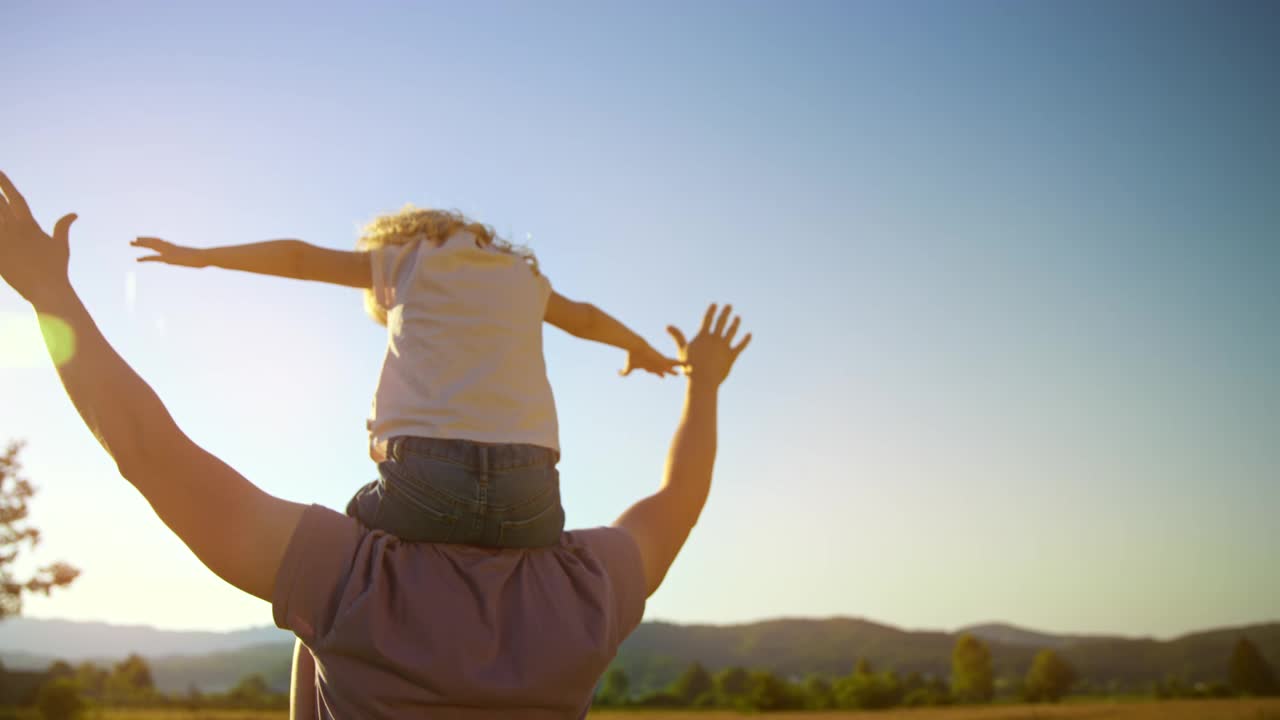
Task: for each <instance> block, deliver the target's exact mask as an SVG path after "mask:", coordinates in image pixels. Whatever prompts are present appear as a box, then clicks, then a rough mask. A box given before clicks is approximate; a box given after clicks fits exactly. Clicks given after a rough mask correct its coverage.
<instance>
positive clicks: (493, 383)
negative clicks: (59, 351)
mask: <svg viewBox="0 0 1280 720" xmlns="http://www.w3.org/2000/svg"><path fill="white" fill-rule="evenodd" d="M132 244H133V245H134V246H135V247H141V248H145V249H147V250H150V251H152V252H154V253H155V254H154V255H150V256H146V257H141V258H138V260H139V262H163V263H168V264H170V265H183V266H187V267H207V266H214V267H221V268H227V269H232V270H244V271H247V272H255V273H262V274H266V275H276V276H280V277H288V278H296V279H300V280H314V281H319V282H328V283H333V284H336V285H345V286H350V287H358V288H363V289H364V290H365V307H366V309H367V311H368V312H369V314H370V315H371V316H373V318H374V319H375V320H376V321H377V322H379V323H380V324H382V325H385V326H386V327H387V340H388V343H387V352H386V358H385V360H384V362H383V365H382V371H381V376H380V377H379V380H378V386H377V390H376V392H375V395H374V401H373V412H372V414H371V417H370V418H369V422H368V428H369V446H370V455H371V457H373V458H374V460H375V461H378V471H379V475H380V478H379V479H378V480H376V481H374V482H371V483H369V484H368V485H366V486H365V487H363V488H361V489H360V490H359V491H358V492H357V493H356V495H355V497H353V498H352V499H351V502H350V504H349V505H348V506H347V512H348V514H350V515H352V516H353V517H355V518H356V519H358V520H360V521H361V522H362V523H363V524H365V525H367V526H369V527H371V528H375V529H379V530H383V531H386V532H389V533H391V534H394V535H396V536H398V537H400V538H402V539H404V540H411V541H429V542H450V543H465V544H471V545H483V546H490V547H543V546H548V545H554V544H556V543H557V542H559V538H560V533H561V531H562V530H563V528H564V510H563V508H562V506H561V503H560V482H559V473H558V472H557V470H556V464H557V462H558V461H559V457H560V453H559V431H558V428H557V424H556V411H555V401H554V399H553V397H552V393H551V386H550V384H549V383H548V381H547V373H546V365H545V363H544V360H543V355H542V323H543V321H544V320H545V321H546V322H549V323H551V324H552V325H555V326H556V327H558V328H560V329H562V330H564V331H566V332H568V333H570V334H572V335H575V336H577V337H581V338H585V339H588V340H595V341H597V342H601V343H605V344H608V345H613V346H615V347H619V348H622V349H624V350H626V351H627V352H628V356H627V363H626V366H625V367H624V368H623V370H622V374H623V375H627V374H630V373H631V371H632V370H645V371H648V372H651V373H653V374H655V375H658V376H659V377H662V376H665V375H666V374H668V373H671V374H674V373H675V369H676V367H677V366H678V365H679V362H678V361H676V360H673V359H671V358H667V357H664V356H663V355H662V354H660V353H659V352H657V351H656V350H654V349H653V348H652V347H650V346H649V344H648V343H647V342H645V341H644V340H643V339H642V338H640V337H639V336H638V335H636V334H635V333H633V332H631V331H630V330H628V329H627V328H626V327H625V326H624V325H622V324H621V323H619V322H618V321H617V320H615V319H613V318H612V317H610V316H609V315H607V314H605V313H604V312H602V311H600V310H599V309H597V308H596V307H594V306H592V305H589V304H586V303H579V302H573V301H570V300H567V299H565V298H564V297H563V296H561V295H559V294H558V293H556V292H554V291H553V290H552V289H551V285H550V283H549V282H548V281H547V279H546V278H545V277H544V276H543V275H542V274H541V273H540V272H539V270H538V264H537V261H536V259H535V258H534V256H533V254H532V253H531V252H529V251H528V250H525V249H522V248H516V247H513V246H512V245H510V244H509V243H507V242H506V241H504V240H501V239H500V238H497V237H495V236H494V233H493V230H492V228H490V227H488V226H486V225H482V224H479V223H475V222H471V221H468V220H467V219H466V218H465V217H463V216H462V215H461V214H460V213H458V212H446V211H441V210H422V209H416V208H413V207H408V208H406V209H404V210H402V211H401V212H399V213H395V214H392V215H385V216H382V217H379V218H377V219H375V220H374V221H373V222H372V223H370V224H369V225H368V226H367V227H366V228H365V229H364V233H363V235H362V237H361V238H360V240H359V242H358V243H357V246H356V247H357V251H356V252H344V251H339V250H330V249H326V248H320V247H316V246H314V245H309V244H307V243H304V242H302V241H300V240H272V241H268V242H262V243H254V244H249V245H235V246H228V247H217V248H208V249H198V248H189V247H182V246H180V245H174V244H171V243H168V242H165V241H164V240H160V239H158V238H150V237H140V238H138V239H137V240H135V241H134V242H133V243H132Z"/></svg>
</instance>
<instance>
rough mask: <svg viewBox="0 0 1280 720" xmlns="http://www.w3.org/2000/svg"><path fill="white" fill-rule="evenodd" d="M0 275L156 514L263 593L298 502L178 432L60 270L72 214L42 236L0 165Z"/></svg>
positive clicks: (212, 561) (84, 412) (203, 555)
mask: <svg viewBox="0 0 1280 720" xmlns="http://www.w3.org/2000/svg"><path fill="white" fill-rule="evenodd" d="M0 190H2V191H3V193H4V197H3V198H0V277H3V278H4V279H5V281H6V282H8V283H9V285H11V286H12V287H13V288H14V289H15V290H17V291H18V293H19V294H21V295H22V296H23V297H24V298H25V299H26V300H27V301H28V302H30V303H31V304H32V306H33V307H34V308H35V310H36V313H37V315H38V318H39V322H40V328H41V331H42V333H43V335H44V339H45V344H46V345H47V346H48V348H49V354H50V356H51V357H52V358H53V361H54V364H55V365H56V366H57V370H58V375H59V377H60V378H61V379H62V384H63V387H65V388H66V391H67V394H68V395H69V396H70V397H71V401H72V403H74V404H75V407H76V410H78V411H79V413H80V417H81V418H83V419H84V422H85V424H86V425H87V426H88V427H89V429H90V430H91V431H92V432H93V434H94V436H95V437H97V438H98V442H100V443H101V444H102V446H103V448H105V449H106V451H107V452H108V453H109V454H110V455H111V457H112V459H113V460H115V462H116V467H117V468H119V470H120V474H121V475H123V476H124V477H125V479H127V480H128V481H129V482H130V483H132V484H133V485H134V487H136V488H137V489H138V491H139V492H141V493H142V495H143V496H144V497H145V498H146V499H147V502H149V503H150V504H151V507H152V508H153V509H154V510H155V511H156V514H157V515H159V516H160V519H161V520H163V521H164V523H165V524H166V525H168V526H169V528H170V529H171V530H173V532H174V533H176V534H177V535H178V537H180V538H181V539H182V541H183V542H184V543H186V544H187V547H189V548H191V550H192V552H194V553H195V554H196V556H197V557H199V558H200V560H201V561H202V562H203V563H204V564H205V565H207V566H208V567H209V569H211V570H213V571H214V572H215V573H217V574H218V575H219V576H220V577H222V579H224V580H226V581H227V582H229V583H231V584H232V585H235V586H236V587H238V588H240V589H241V590H244V591H245V592H248V593H250V594H251V595H255V596H257V597H260V598H263V599H268V600H269V599H270V598H271V591H272V586H273V584H274V582H275V577H276V571H277V570H278V569H279V566H280V560H281V558H282V557H283V555H284V551H285V548H286V546H287V545H288V542H289V539H290V538H291V537H292V535H293V531H294V528H295V527H296V526H297V524H298V520H299V519H300V518H301V516H302V511H303V506H301V505H298V504H296V503H290V502H286V501H284V500H280V499H278V498H275V497H272V496H270V495H268V494H266V493H264V492H263V491H262V490H260V489H258V488H257V487H255V486H254V485H253V484H252V483H250V482H249V481H248V480H246V479H245V478H244V477H243V476H241V475H240V474H239V473H237V472H236V471H235V470H233V469H232V468H230V467H228V466H227V465H226V464H225V463H223V462H222V461H221V460H219V459H218V458H216V457H214V456H213V455H210V454H209V453H208V452H205V451H204V450H203V449H202V448H200V447H199V446H197V445H196V444H195V443H194V442H192V441H191V440H190V438H188V437H187V436H186V435H185V434H184V433H183V432H182V430H180V429H179V428H178V426H177V424H176V423H174V421H173V418H172V417H171V416H170V415H169V411H168V410H167V409H165V407H164V404H163V403H162V402H161V401H160V398H159V397H157V396H156V394H155V392H154V391H153V390H152V389H151V387H150V386H148V385H147V383H146V382H144V381H143V380H142V378H140V377H138V374H137V373H135V372H134V371H133V369H132V368H131V367H129V365H128V364H127V363H125V361H124V360H123V359H122V358H121V357H120V356H119V355H118V354H117V353H116V351H115V350H114V349H113V348H112V347H111V345H110V344H109V343H108V342H107V341H106V339H105V338H104V337H103V336H102V333H101V332H100V331H99V330H98V327H97V325H96V324H95V323H94V322H93V318H92V317H90V315H89V312H88V310H86V309H85V307H84V305H83V304H82V303H81V302H80V298H79V297H78V296H77V295H76V293H75V291H74V290H73V289H72V287H71V283H70V281H69V280H68V278H67V263H68V259H69V254H70V253H69V245H68V237H69V233H70V227H71V223H72V221H74V220H75V216H74V215H66V216H64V217H63V218H62V219H60V220H59V221H58V222H57V224H56V226H55V227H54V232H53V235H52V236H50V235H47V234H45V232H44V231H43V230H41V229H40V226H39V225H38V224H37V223H36V221H35V218H34V217H32V215H31V211H30V209H29V208H28V207H27V203H26V201H25V200H24V199H23V197H22V195H21V194H19V193H18V190H17V188H15V187H14V186H13V183H12V182H10V181H9V178H8V177H6V176H5V175H4V174H3V173H0Z"/></svg>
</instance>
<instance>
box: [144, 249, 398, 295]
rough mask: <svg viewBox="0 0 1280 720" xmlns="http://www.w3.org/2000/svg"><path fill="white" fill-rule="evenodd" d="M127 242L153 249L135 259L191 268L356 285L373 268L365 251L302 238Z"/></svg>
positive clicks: (368, 278)
mask: <svg viewBox="0 0 1280 720" xmlns="http://www.w3.org/2000/svg"><path fill="white" fill-rule="evenodd" d="M130 244H131V245H133V246H134V247H140V248H144V249H147V250H150V251H151V252H153V253H155V254H154V255H147V256H144V257H140V258H138V262H161V263H165V264H168V265H181V266H183V267H194V268H202V267H210V266H212V267H220V268H225V269H227V270H243V271H245V272H251V273H259V274H261V275H274V276H276V277H285V278H294V279H296V280H312V281H315V282H326V283H332V284H334V285H345V286H347V287H357V288H367V287H369V286H370V285H372V284H373V270H372V267H371V266H370V264H369V256H368V254H367V253H362V252H349V251H346V250H331V249H329V248H322V247H317V246H315V245H311V244H309V243H305V242H303V241H301V240H268V241H266V242H259V243H250V244H248V245H227V246H225V247H213V248H192V247H185V246H183V245H175V244H173V243H171V242H166V241H164V240H161V239H160V238H154V237H140V238H138V239H137V240H134V241H133V242H132V243H130Z"/></svg>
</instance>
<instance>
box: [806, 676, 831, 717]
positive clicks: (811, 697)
mask: <svg viewBox="0 0 1280 720" xmlns="http://www.w3.org/2000/svg"><path fill="white" fill-rule="evenodd" d="M835 706H836V699H835V695H834V694H832V691H831V683H829V682H827V679H826V678H824V677H822V676H821V675H810V676H809V677H807V678H805V681H804V707H805V709H806V710H830V709H831V708H834V707H835Z"/></svg>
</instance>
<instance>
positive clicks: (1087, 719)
mask: <svg viewBox="0 0 1280 720" xmlns="http://www.w3.org/2000/svg"><path fill="white" fill-rule="evenodd" d="M31 717H32V718H34V717H36V716H34V715H32V716H31ZM287 717H288V713H285V712H250V711H227V710H222V711H214V710H206V711H191V712H187V711H174V710H108V711H95V712H91V713H88V714H87V715H86V716H85V720H285V718H287ZM748 717H750V718H757V719H759V720H813V719H815V718H822V719H824V720H1280V699H1270V700H1179V701H1166V702H1124V703H1080V704H1075V703H1072V704H1069V705H1057V706H1047V705H1001V706H997V707H982V708H942V709H932V708H925V709H918V710H883V711H876V712H824V713H768V714H762V715H736V714H734V713H723V712H681V711H670V712H668V711H621V712H619V711H612V712H610V711H602V712H595V713H591V718H592V719H593V720H732V719H733V718H748Z"/></svg>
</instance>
